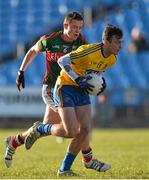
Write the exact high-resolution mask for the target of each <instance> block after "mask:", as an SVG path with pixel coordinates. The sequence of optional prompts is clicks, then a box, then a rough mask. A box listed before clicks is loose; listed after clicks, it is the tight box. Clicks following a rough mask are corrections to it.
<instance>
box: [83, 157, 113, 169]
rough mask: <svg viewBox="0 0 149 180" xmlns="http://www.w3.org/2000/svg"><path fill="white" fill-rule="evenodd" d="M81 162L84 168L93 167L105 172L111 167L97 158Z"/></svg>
mask: <svg viewBox="0 0 149 180" xmlns="http://www.w3.org/2000/svg"><path fill="white" fill-rule="evenodd" d="M83 164H84V166H85V167H86V168H88V169H93V170H95V171H99V172H105V171H107V170H109V169H110V168H111V165H110V164H107V163H103V162H100V161H98V160H97V159H91V160H90V161H89V162H84V161H83Z"/></svg>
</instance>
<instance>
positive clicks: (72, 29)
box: [64, 20, 83, 41]
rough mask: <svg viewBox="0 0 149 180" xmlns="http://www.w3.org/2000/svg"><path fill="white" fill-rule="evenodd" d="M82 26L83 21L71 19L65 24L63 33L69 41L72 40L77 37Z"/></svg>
mask: <svg viewBox="0 0 149 180" xmlns="http://www.w3.org/2000/svg"><path fill="white" fill-rule="evenodd" d="M82 27H83V21H78V20H72V21H71V22H70V23H69V24H65V25H64V28H65V35H67V38H68V39H69V41H74V40H76V39H77V38H78V37H79V34H80V31H81V29H82Z"/></svg>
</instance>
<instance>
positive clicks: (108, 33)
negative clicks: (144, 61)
mask: <svg viewBox="0 0 149 180" xmlns="http://www.w3.org/2000/svg"><path fill="white" fill-rule="evenodd" d="M112 36H117V38H119V39H121V38H122V37H123V31H122V29H120V28H119V27H117V26H115V25H112V24H107V26H106V27H105V28H104V31H103V35H102V39H103V40H108V41H109V42H110V41H111V38H112Z"/></svg>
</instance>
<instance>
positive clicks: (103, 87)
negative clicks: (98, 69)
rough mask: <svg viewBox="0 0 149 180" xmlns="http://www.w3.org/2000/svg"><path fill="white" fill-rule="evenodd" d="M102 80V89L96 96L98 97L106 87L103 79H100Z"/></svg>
mask: <svg viewBox="0 0 149 180" xmlns="http://www.w3.org/2000/svg"><path fill="white" fill-rule="evenodd" d="M102 80H103V84H102V88H101V91H100V92H99V93H98V94H97V96H98V95H100V94H101V93H102V92H103V91H104V90H105V89H106V87H107V85H106V81H105V78H104V77H102Z"/></svg>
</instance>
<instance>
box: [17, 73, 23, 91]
mask: <svg viewBox="0 0 149 180" xmlns="http://www.w3.org/2000/svg"><path fill="white" fill-rule="evenodd" d="M16 85H17V87H18V90H19V91H21V86H22V88H25V80H24V71H18V76H17V78H16Z"/></svg>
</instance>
